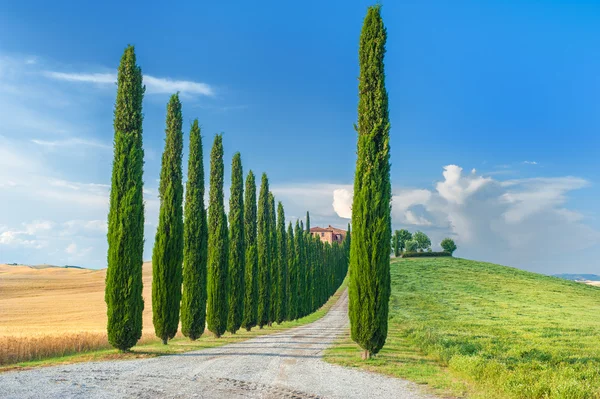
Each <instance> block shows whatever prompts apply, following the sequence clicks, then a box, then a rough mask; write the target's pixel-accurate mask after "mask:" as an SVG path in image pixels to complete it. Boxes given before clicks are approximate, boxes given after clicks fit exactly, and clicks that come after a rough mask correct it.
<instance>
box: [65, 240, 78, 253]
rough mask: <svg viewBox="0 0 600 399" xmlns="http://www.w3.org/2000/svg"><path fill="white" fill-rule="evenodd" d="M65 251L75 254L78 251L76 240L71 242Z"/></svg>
mask: <svg viewBox="0 0 600 399" xmlns="http://www.w3.org/2000/svg"><path fill="white" fill-rule="evenodd" d="M65 252H66V253H68V254H69V255H74V254H75V253H77V245H76V244H75V243H74V242H72V243H70V244H69V245H68V246H67V248H65Z"/></svg>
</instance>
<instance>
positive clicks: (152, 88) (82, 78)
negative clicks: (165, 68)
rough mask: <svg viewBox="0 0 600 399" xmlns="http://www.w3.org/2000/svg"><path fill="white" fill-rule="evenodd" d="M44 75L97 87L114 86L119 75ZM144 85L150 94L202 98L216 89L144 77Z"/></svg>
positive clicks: (189, 82)
mask: <svg viewBox="0 0 600 399" xmlns="http://www.w3.org/2000/svg"><path fill="white" fill-rule="evenodd" d="M43 74H44V76H46V77H48V78H50V79H55V80H62V81H67V82H79V83H92V84H97V85H108V84H114V83H116V81H117V75H116V74H115V73H67V72H57V71H44V72H43ZM144 84H145V85H146V93H149V94H153V93H154V94H172V93H175V92H181V93H182V94H190V95H202V96H213V95H214V94H215V92H214V89H213V88H212V87H211V86H210V85H208V84H206V83H201V82H193V81H189V80H175V79H170V78H157V77H154V76H151V75H144Z"/></svg>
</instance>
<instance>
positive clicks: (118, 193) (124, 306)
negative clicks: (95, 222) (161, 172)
mask: <svg viewBox="0 0 600 399" xmlns="http://www.w3.org/2000/svg"><path fill="white" fill-rule="evenodd" d="M144 91H145V87H144V86H143V85H142V70H141V68H140V67H139V66H137V65H136V58H135V50H134V48H133V46H128V47H127V48H126V49H125V52H124V53H123V56H122V57H121V63H120V64H119V69H118V74H117V99H116V101H115V110H114V122H113V125H114V130H115V137H114V159H113V169H112V178H111V189H110V208H109V211H108V234H107V239H108V254H107V261H108V269H107V271H106V285H105V295H104V300H105V301H106V308H107V309H106V313H107V316H108V323H107V326H106V327H107V333H108V342H110V344H111V345H112V346H113V347H115V348H117V349H120V350H122V351H125V350H129V348H131V347H132V346H134V345H135V344H136V342H137V341H138V340H139V339H140V337H141V336H142V312H143V310H144V299H143V298H142V263H143V254H144V197H143V192H142V190H143V181H142V174H143V167H144V149H143V147H142V120H143V115H142V99H143V97H144Z"/></svg>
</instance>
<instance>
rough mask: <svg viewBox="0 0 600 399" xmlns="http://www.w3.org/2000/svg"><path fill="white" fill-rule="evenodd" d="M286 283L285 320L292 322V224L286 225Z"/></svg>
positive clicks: (293, 291)
mask: <svg viewBox="0 0 600 399" xmlns="http://www.w3.org/2000/svg"><path fill="white" fill-rule="evenodd" d="M286 249H287V251H286V252H287V253H286V255H287V256H286V257H287V259H286V262H287V282H286V286H285V300H286V301H287V305H286V320H294V319H295V318H296V306H295V305H296V303H297V301H296V297H295V295H296V286H297V282H296V267H295V264H296V255H295V254H296V253H295V252H294V229H293V228H292V222H290V223H289V225H288V231H287V246H286Z"/></svg>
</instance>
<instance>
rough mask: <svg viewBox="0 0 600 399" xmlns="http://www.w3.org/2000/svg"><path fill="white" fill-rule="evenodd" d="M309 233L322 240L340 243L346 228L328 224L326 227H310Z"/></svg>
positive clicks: (344, 236)
mask: <svg viewBox="0 0 600 399" xmlns="http://www.w3.org/2000/svg"><path fill="white" fill-rule="evenodd" d="M310 234H312V235H313V236H317V237H319V238H320V239H321V241H323V242H328V243H330V244H333V243H334V242H337V243H340V244H341V243H342V241H344V239H345V238H346V230H342V229H336V228H335V227H332V226H331V225H329V226H328V227H312V228H311V229H310Z"/></svg>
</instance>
